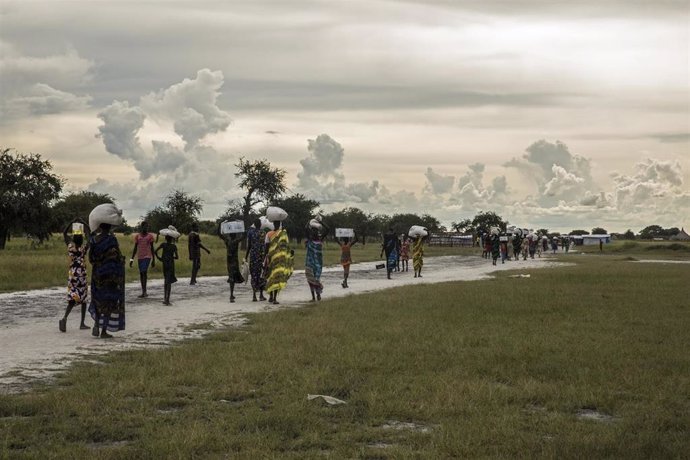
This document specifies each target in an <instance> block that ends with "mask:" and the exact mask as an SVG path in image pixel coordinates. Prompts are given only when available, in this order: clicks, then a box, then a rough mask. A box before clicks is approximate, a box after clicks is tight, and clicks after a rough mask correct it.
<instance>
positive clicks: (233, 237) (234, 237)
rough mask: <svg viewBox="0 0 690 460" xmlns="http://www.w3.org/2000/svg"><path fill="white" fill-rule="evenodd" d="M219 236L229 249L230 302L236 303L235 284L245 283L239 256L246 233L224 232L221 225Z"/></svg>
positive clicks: (227, 249)
mask: <svg viewBox="0 0 690 460" xmlns="http://www.w3.org/2000/svg"><path fill="white" fill-rule="evenodd" d="M240 224H241V225H242V227H244V224H242V223H241V222H240ZM221 225H222V223H221ZM218 236H220V238H221V239H222V240H223V242H224V243H225V249H226V251H227V254H226V255H227V259H226V263H227V269H228V283H229V284H230V303H235V284H238V283H244V276H242V271H241V270H240V262H239V258H238V256H239V252H240V243H241V242H242V237H243V236H244V233H223V232H222V231H221V227H220V225H219V226H218Z"/></svg>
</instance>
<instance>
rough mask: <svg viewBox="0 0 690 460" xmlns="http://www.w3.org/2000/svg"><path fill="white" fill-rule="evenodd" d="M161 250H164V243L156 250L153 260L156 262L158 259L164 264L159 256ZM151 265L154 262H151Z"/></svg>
mask: <svg viewBox="0 0 690 460" xmlns="http://www.w3.org/2000/svg"><path fill="white" fill-rule="evenodd" d="M161 249H163V243H161V244H159V245H158V247H157V248H156V250H155V251H153V259H154V260H155V259H158V260H160V261H161V262H163V259H161V258H160V256H159V255H158V251H160V250H161ZM151 263H153V260H152V261H151Z"/></svg>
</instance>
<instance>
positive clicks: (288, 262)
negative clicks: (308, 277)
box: [266, 206, 295, 305]
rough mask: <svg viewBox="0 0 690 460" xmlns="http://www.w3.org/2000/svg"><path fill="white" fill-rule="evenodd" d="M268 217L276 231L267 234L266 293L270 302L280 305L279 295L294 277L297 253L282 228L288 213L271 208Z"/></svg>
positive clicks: (267, 213)
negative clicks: (291, 277)
mask: <svg viewBox="0 0 690 460" xmlns="http://www.w3.org/2000/svg"><path fill="white" fill-rule="evenodd" d="M266 217H267V218H268V219H269V220H272V221H273V228H274V229H275V230H272V231H270V232H268V233H267V234H266V272H267V273H268V275H267V277H266V292H268V294H269V296H268V301H269V302H270V303H272V304H274V305H279V302H278V294H279V293H280V291H282V290H283V289H285V287H286V286H287V282H288V280H289V279H290V276H292V270H293V266H294V256H295V251H293V250H291V249H290V240H289V238H288V233H287V230H285V229H284V228H282V221H283V220H285V219H286V218H287V213H286V212H285V211H284V210H283V209H281V208H277V207H272V206H271V207H269V208H268V209H267V210H266Z"/></svg>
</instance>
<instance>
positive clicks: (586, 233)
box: [569, 230, 589, 236]
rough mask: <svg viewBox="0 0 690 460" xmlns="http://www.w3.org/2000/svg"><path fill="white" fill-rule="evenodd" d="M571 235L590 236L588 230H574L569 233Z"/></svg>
mask: <svg viewBox="0 0 690 460" xmlns="http://www.w3.org/2000/svg"><path fill="white" fill-rule="evenodd" d="M569 235H576V236H581V235H589V232H588V231H587V230H573V231H571V232H570V233H569Z"/></svg>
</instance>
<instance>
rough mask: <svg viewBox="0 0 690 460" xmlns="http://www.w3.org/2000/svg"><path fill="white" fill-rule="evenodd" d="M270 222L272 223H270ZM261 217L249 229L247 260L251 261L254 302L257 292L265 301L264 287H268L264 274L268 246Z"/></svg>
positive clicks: (250, 272)
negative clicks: (265, 243)
mask: <svg viewBox="0 0 690 460" xmlns="http://www.w3.org/2000/svg"><path fill="white" fill-rule="evenodd" d="M269 224H270V223H269ZM262 227H263V226H262V222H261V219H256V220H255V221H254V225H253V226H251V227H249V230H248V231H247V253H246V254H245V256H244V260H245V261H249V274H250V277H251V281H252V293H253V297H252V302H256V301H257V299H256V293H257V291H258V292H259V300H261V301H264V300H266V297H264V289H265V288H266V278H265V276H264V271H263V268H264V258H265V257H266V246H265V245H264V241H265V239H266V234H265V232H264V230H263V228H262Z"/></svg>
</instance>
